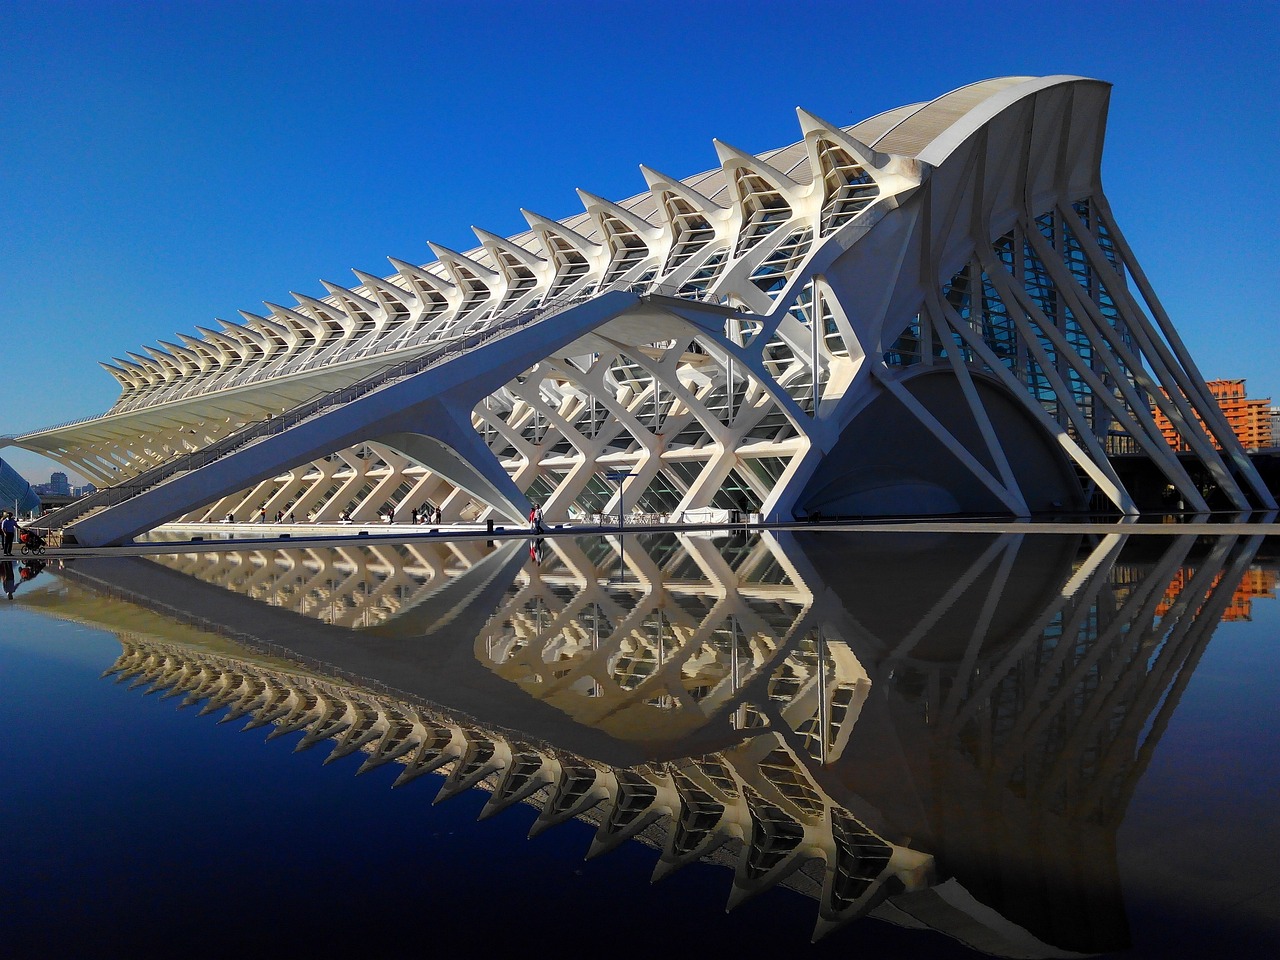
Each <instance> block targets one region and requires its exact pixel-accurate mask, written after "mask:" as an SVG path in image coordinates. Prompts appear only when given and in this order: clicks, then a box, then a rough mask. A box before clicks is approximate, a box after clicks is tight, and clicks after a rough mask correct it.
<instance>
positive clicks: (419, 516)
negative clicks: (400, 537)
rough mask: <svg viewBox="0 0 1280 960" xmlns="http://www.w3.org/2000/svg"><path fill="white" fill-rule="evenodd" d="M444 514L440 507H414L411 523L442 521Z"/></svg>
mask: <svg viewBox="0 0 1280 960" xmlns="http://www.w3.org/2000/svg"><path fill="white" fill-rule="evenodd" d="M443 520H444V517H443V515H442V514H441V513H440V508H439V507H433V506H430V505H428V506H425V507H423V508H422V509H421V510H419V509H418V508H417V507H414V508H413V512H412V519H411V520H410V521H409V522H410V523H442V522H443Z"/></svg>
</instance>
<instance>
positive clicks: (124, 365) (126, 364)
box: [111, 357, 142, 371]
mask: <svg viewBox="0 0 1280 960" xmlns="http://www.w3.org/2000/svg"><path fill="white" fill-rule="evenodd" d="M111 359H112V360H114V361H115V362H116V363H117V364H118V365H119V366H120V369H121V370H126V371H127V370H129V369H130V368H133V369H134V370H141V369H142V367H140V366H138V364H136V363H134V362H133V361H132V360H125V359H124V358H122V357H112V358H111Z"/></svg>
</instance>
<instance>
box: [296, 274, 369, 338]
mask: <svg viewBox="0 0 1280 960" xmlns="http://www.w3.org/2000/svg"><path fill="white" fill-rule="evenodd" d="M321 282H322V283H323V281H321ZM289 296H291V297H293V299H295V300H297V301H298V306H300V307H310V308H311V309H312V310H315V311H317V312H321V313H326V314H329V315H331V316H332V317H333V319H335V320H337V321H338V324H339V325H340V326H341V327H342V329H343V330H345V331H346V332H348V333H350V332H351V331H352V330H354V329H355V326H356V322H355V320H354V319H352V317H351V316H350V314H348V313H347V311H345V310H343V309H342V307H341V306H339V305H338V304H336V303H325V302H324V301H323V300H320V299H319V298H317V297H313V296H310V295H308V294H305V293H295V292H294V291H293V290H290V291H289ZM299 312H301V311H299Z"/></svg>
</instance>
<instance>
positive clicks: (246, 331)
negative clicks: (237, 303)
mask: <svg viewBox="0 0 1280 960" xmlns="http://www.w3.org/2000/svg"><path fill="white" fill-rule="evenodd" d="M215 319H217V321H218V323H219V324H221V326H222V329H223V330H225V331H226V332H227V333H228V334H230V335H231V336H233V337H236V338H238V339H241V340H245V341H251V342H253V343H255V344H257V345H258V346H260V347H261V346H263V341H265V340H266V337H264V336H263V335H262V334H261V333H260V332H259V331H257V330H253V329H251V328H249V327H246V326H245V325H244V324H243V323H233V322H232V321H230V320H223V319H222V318H221V317H217V318H215Z"/></svg>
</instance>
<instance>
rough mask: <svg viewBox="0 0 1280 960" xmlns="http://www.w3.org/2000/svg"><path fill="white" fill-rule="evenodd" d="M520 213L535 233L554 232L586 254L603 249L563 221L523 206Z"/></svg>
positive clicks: (589, 254)
mask: <svg viewBox="0 0 1280 960" xmlns="http://www.w3.org/2000/svg"><path fill="white" fill-rule="evenodd" d="M520 213H521V214H522V215H523V216H524V219H525V221H526V222H527V223H528V224H529V226H530V228H532V229H533V231H534V232H535V233H554V234H555V235H556V236H558V237H563V238H564V239H566V240H568V241H569V242H570V243H571V244H573V245H574V246H575V247H577V248H578V249H579V250H581V251H582V252H583V253H584V254H586V255H587V256H591V255H593V254H596V253H599V252H600V251H601V250H602V249H603V248H602V247H601V246H600V244H598V243H596V242H595V241H594V240H588V239H587V238H586V237H584V236H583V235H582V234H580V233H578V231H576V230H573V229H571V228H569V227H566V226H565V225H564V224H563V223H559V222H557V221H555V220H551V219H549V218H547V217H544V216H541V215H540V214H537V213H533V212H532V211H530V210H525V209H524V208H523V207H522V208H521V209H520ZM544 246H545V244H544Z"/></svg>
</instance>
